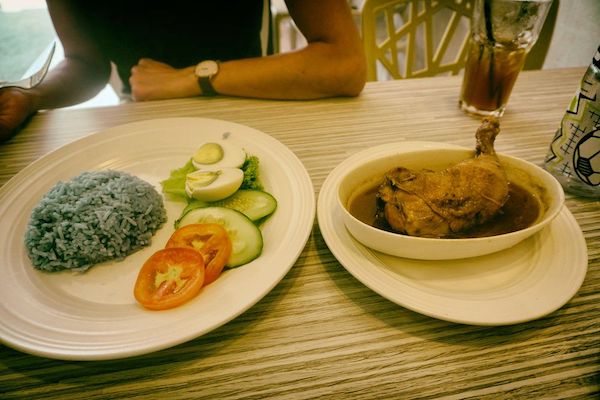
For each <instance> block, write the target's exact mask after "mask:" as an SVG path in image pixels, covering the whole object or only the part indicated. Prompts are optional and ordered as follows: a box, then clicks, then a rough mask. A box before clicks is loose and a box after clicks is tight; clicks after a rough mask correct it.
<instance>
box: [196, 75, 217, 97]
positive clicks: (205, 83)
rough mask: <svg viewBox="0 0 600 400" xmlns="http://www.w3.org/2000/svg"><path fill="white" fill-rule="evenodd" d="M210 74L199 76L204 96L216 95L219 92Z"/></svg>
mask: <svg viewBox="0 0 600 400" xmlns="http://www.w3.org/2000/svg"><path fill="white" fill-rule="evenodd" d="M211 78H212V77H210V76H202V77H199V78H198V85H200V90H201V91H202V96H216V95H217V94H218V93H217V91H216V90H215V88H214V87H213V85H212V82H211Z"/></svg>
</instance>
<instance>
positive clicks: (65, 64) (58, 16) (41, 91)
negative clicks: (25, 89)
mask: <svg viewBox="0 0 600 400" xmlns="http://www.w3.org/2000/svg"><path fill="white" fill-rule="evenodd" d="M75 3H76V2H75ZM47 4H48V12H49V13H50V17H51V18H52V23H53V24H54V29H55V30H56V33H57V35H58V37H59V39H60V41H61V43H62V46H63V49H64V59H63V60H62V61H61V62H60V63H59V64H58V65H57V66H56V67H54V68H53V69H52V70H50V71H49V72H48V75H47V76H46V78H45V79H44V81H43V82H42V84H40V85H39V86H38V87H37V88H35V89H34V90H31V91H30V94H31V95H32V96H34V98H35V104H36V108H37V109H46V108H58V107H65V106H70V105H73V104H78V103H81V102H83V101H85V100H89V99H91V98H92V97H94V96H95V95H96V94H98V93H99V92H100V91H101V90H102V89H103V88H104V87H105V86H106V84H107V82H108V79H109V77H110V72H111V70H110V61H109V59H108V58H107V57H106V56H105V55H104V54H102V53H101V52H100V51H99V50H98V49H97V47H96V46H95V45H94V43H93V41H92V40H91V39H90V38H89V37H88V36H87V35H86V29H85V26H82V25H83V24H82V21H81V18H79V16H78V15H77V11H76V8H75V7H76V6H75V7H73V6H71V2H69V1H64V0H47Z"/></svg>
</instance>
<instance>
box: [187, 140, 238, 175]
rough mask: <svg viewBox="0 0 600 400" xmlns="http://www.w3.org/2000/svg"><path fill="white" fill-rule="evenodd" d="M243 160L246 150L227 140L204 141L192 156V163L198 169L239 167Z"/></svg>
mask: <svg viewBox="0 0 600 400" xmlns="http://www.w3.org/2000/svg"><path fill="white" fill-rule="evenodd" d="M244 161H246V152H245V151H244V150H243V149H242V148H241V147H239V146H236V145H235V144H234V143H232V142H230V141H227V140H221V141H216V142H209V143H204V144H203V145H202V146H200V147H199V148H198V150H196V153H194V155H193V156H192V164H194V168H196V169H199V170H200V169H210V170H220V169H223V168H241V166H242V165H243V164H244Z"/></svg>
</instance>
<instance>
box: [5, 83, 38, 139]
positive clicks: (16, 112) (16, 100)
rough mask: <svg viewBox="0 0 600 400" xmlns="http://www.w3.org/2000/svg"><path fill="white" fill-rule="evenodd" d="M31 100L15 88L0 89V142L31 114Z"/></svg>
mask: <svg viewBox="0 0 600 400" xmlns="http://www.w3.org/2000/svg"><path fill="white" fill-rule="evenodd" d="M34 112H35V110H34V109H33V106H32V101H31V99H30V98H29V96H27V95H26V93H25V92H24V91H22V90H20V89H16V88H5V89H0V142H4V141H6V140H8V139H9V138H10V137H11V136H12V135H14V134H15V133H16V132H17V130H18V129H19V127H21V125H22V124H23V123H24V122H25V121H26V120H27V118H28V117H29V116H30V115H31V114H33V113H34Z"/></svg>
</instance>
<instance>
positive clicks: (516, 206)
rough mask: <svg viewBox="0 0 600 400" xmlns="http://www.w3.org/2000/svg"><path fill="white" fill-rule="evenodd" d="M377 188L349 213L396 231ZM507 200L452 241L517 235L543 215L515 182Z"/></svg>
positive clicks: (353, 202)
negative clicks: (493, 212)
mask: <svg viewBox="0 0 600 400" xmlns="http://www.w3.org/2000/svg"><path fill="white" fill-rule="evenodd" d="M377 191H378V185H374V186H370V187H367V188H366V189H365V190H363V191H362V192H360V193H358V194H357V195H356V196H354V197H353V198H352V200H351V203H350V204H349V205H348V211H350V214H352V215H353V216H354V217H356V218H357V219H359V220H360V221H362V222H364V223H366V224H369V225H371V226H373V227H375V228H378V229H383V230H386V231H389V232H393V230H392V228H391V227H390V226H389V225H388V223H387V221H386V220H385V218H383V216H382V214H383V213H382V212H378V211H379V210H380V209H381V206H382V205H381V204H379V201H378V199H377ZM508 196H509V197H508V200H507V201H506V203H505V204H504V206H502V208H501V209H500V211H498V214H497V215H496V216H495V217H494V218H492V219H491V220H489V221H487V222H486V223H484V224H481V225H478V226H475V227H473V228H471V229H469V230H467V231H465V232H459V233H457V234H455V235H453V236H452V237H450V238H454V239H461V238H463V239H464V238H475V237H487V236H496V235H501V234H504V233H509V232H515V231H518V230H521V229H524V228H527V227H528V226H530V225H532V224H533V223H534V222H535V221H536V220H537V218H538V216H539V214H540V204H539V202H538V200H537V199H536V198H535V197H534V195H533V194H531V193H530V192H529V191H528V190H526V189H525V188H523V187H522V186H520V185H517V184H515V183H510V182H509V185H508Z"/></svg>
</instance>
